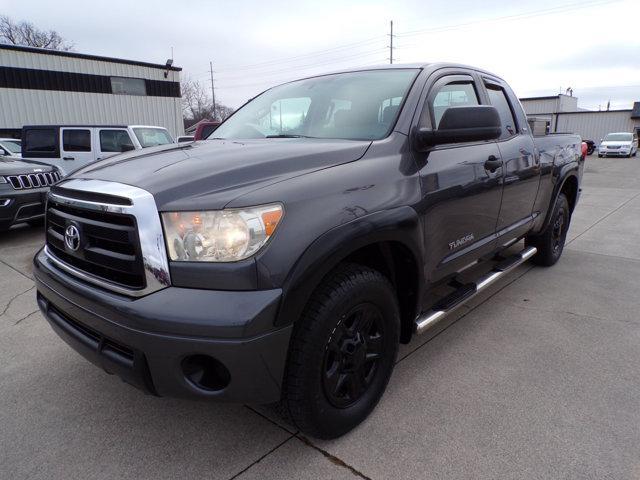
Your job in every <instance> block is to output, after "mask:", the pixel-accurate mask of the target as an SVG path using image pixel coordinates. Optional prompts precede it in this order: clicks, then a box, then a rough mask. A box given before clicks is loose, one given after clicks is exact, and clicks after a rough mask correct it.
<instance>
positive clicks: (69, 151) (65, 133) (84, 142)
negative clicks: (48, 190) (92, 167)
mask: <svg viewBox="0 0 640 480" xmlns="http://www.w3.org/2000/svg"><path fill="white" fill-rule="evenodd" d="M92 133H93V132H92V129H91V128H88V127H61V128H60V157H62V169H63V170H64V172H65V175H66V174H68V173H69V172H71V171H72V170H75V169H76V168H80V167H82V166H83V165H86V164H87V163H90V162H93V161H94V160H95V159H96V152H95V149H94V148H93V145H94V142H93V139H92Z"/></svg>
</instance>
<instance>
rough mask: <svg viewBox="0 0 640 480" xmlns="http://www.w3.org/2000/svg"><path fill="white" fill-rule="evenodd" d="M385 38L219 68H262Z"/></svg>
mask: <svg viewBox="0 0 640 480" xmlns="http://www.w3.org/2000/svg"><path fill="white" fill-rule="evenodd" d="M382 38H383V36H382V35H377V36H375V37H370V38H368V39H364V40H360V41H359V42H353V43H347V44H344V45H338V46H336V47H332V48H328V49H324V50H316V51H312V52H309V53H306V54H300V55H295V56H291V57H283V58H279V59H274V60H267V61H264V62H258V63H253V64H247V65H235V66H234V65H228V66H223V67H222V68H220V69H218V71H219V72H222V71H228V70H234V71H236V70H246V69H260V68H264V67H269V66H272V65H273V64H281V63H290V62H292V61H295V60H300V59H303V60H304V59H308V58H311V57H317V56H322V55H327V54H330V53H335V52H336V51H340V50H345V49H351V48H354V47H356V46H364V45H367V44H371V43H374V42H378V41H380V40H381V39H382Z"/></svg>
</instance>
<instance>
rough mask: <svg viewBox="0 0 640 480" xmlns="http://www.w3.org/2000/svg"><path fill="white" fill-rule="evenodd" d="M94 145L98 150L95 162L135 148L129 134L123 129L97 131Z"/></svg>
mask: <svg viewBox="0 0 640 480" xmlns="http://www.w3.org/2000/svg"><path fill="white" fill-rule="evenodd" d="M96 144H97V149H98V158H97V159H96V160H102V159H103V158H108V157H111V156H113V155H117V154H118V153H121V152H125V151H127V150H131V149H134V148H135V147H134V146H133V140H132V139H131V137H130V136H129V132H128V131H127V130H126V129H124V128H99V129H97V138H96Z"/></svg>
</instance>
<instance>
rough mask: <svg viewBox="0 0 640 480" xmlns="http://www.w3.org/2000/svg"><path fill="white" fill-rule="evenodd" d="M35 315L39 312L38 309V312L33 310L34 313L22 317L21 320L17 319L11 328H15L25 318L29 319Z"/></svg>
mask: <svg viewBox="0 0 640 480" xmlns="http://www.w3.org/2000/svg"><path fill="white" fill-rule="evenodd" d="M36 313H40V310H39V309H38V310H34V311H33V312H31V313H30V314H29V315H26V316H24V317H22V318H20V319H18V320H17V321H16V323H14V324H13V326H14V327H15V326H16V325H18V324H19V323H20V322H22V321H23V320H26V319H27V318H29V317H30V316H32V315H35V314H36Z"/></svg>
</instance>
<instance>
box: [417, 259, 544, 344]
mask: <svg viewBox="0 0 640 480" xmlns="http://www.w3.org/2000/svg"><path fill="white" fill-rule="evenodd" d="M537 251H538V250H537V249H536V247H529V248H525V249H524V250H522V251H521V252H520V253H516V254H515V255H512V256H510V257H508V258H506V259H505V260H503V261H502V262H500V263H498V264H497V265H496V266H494V267H493V268H492V269H491V271H490V272H489V273H487V274H485V275H483V276H482V277H480V278H479V279H478V280H477V281H476V282H474V283H467V284H465V285H462V286H461V287H460V288H458V289H457V290H456V291H455V292H453V293H452V294H450V295H447V296H446V297H444V298H443V299H441V300H439V301H438V302H437V303H436V304H435V305H434V306H433V308H432V309H431V310H429V311H427V312H424V313H423V314H422V315H420V316H419V317H418V318H416V321H415V332H416V333H417V334H420V333H424V332H425V331H426V330H428V329H429V328H431V327H432V326H434V325H435V324H436V323H438V322H439V321H440V320H442V319H443V318H444V317H446V316H447V315H449V314H450V313H451V312H453V311H454V310H456V309H457V308H458V307H460V306H461V305H464V304H465V303H466V302H468V301H469V300H471V299H472V298H473V297H475V296H476V295H477V294H478V293H480V292H481V291H483V290H485V289H486V288H487V287H488V286H489V285H491V284H492V283H494V282H496V281H497V280H498V279H499V278H501V277H503V276H504V275H506V274H507V273H509V272H510V271H511V270H513V269H514V268H516V267H517V266H518V265H521V264H523V263H524V262H526V261H527V260H529V259H530V258H531V257H533V256H534V255H535V254H536V252H537Z"/></svg>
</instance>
